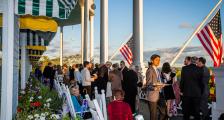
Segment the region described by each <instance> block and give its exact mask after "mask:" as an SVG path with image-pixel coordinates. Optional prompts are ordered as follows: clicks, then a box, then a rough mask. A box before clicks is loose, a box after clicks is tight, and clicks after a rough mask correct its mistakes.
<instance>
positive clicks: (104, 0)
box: [100, 0, 108, 64]
mask: <svg viewBox="0 0 224 120" xmlns="http://www.w3.org/2000/svg"><path fill="white" fill-rule="evenodd" d="M100 22H101V23H100V63H101V64H104V63H105V62H106V61H108V0H101V2H100Z"/></svg>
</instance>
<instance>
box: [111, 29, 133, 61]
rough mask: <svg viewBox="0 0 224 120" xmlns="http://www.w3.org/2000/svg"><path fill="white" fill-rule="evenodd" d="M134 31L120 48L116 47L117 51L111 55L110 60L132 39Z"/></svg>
mask: <svg viewBox="0 0 224 120" xmlns="http://www.w3.org/2000/svg"><path fill="white" fill-rule="evenodd" d="M132 35H133V34H132V33H131V34H130V35H129V36H128V39H127V40H126V41H124V42H123V43H122V44H121V45H120V47H119V48H118V49H116V51H115V52H114V53H113V55H112V56H111V57H110V59H109V61H111V60H112V59H113V58H114V57H115V55H117V53H118V51H119V50H120V48H121V47H122V46H124V45H125V44H126V43H127V42H128V41H129V40H130V39H131V37H132Z"/></svg>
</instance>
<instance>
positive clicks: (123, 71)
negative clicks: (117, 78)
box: [120, 66, 128, 90]
mask: <svg viewBox="0 0 224 120" xmlns="http://www.w3.org/2000/svg"><path fill="white" fill-rule="evenodd" d="M120 71H121V72H122V78H123V80H122V81H121V84H122V88H123V90H124V88H125V85H124V81H126V80H127V79H128V68H127V67H126V66H125V67H124V69H123V70H122V69H121V70H120Z"/></svg>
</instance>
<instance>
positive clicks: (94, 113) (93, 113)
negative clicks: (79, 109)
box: [89, 108, 100, 120]
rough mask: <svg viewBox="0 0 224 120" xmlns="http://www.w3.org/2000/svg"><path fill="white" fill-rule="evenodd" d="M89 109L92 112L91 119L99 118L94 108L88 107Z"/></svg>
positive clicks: (98, 119) (96, 119)
mask: <svg viewBox="0 0 224 120" xmlns="http://www.w3.org/2000/svg"><path fill="white" fill-rule="evenodd" d="M89 111H90V112H91V114H92V119H93V120H100V118H99V116H98V114H97V112H96V111H95V110H93V109H92V108H90V109H89Z"/></svg>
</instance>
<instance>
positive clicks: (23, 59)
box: [20, 32, 27, 90]
mask: <svg viewBox="0 0 224 120" xmlns="http://www.w3.org/2000/svg"><path fill="white" fill-rule="evenodd" d="M26 38H27V32H20V42H21V46H20V48H21V62H20V63H21V72H20V74H21V89H22V90H24V89H25V88H26V79H27V77H26V76H27V73H26V72H27V71H26V64H27V52H26V44H27V42H26V41H27V39H26Z"/></svg>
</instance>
